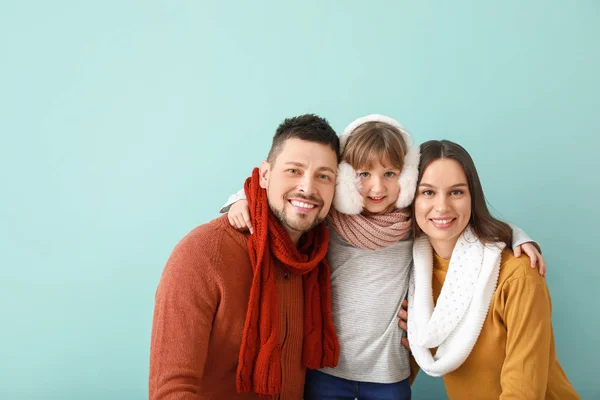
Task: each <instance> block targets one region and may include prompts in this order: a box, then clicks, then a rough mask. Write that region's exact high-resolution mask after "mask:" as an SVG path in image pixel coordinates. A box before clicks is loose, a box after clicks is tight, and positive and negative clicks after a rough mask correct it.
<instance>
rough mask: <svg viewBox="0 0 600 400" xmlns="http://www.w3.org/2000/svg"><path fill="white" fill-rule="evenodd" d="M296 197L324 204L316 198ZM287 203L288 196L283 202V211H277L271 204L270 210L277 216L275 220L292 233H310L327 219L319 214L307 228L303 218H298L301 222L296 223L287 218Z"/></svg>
mask: <svg viewBox="0 0 600 400" xmlns="http://www.w3.org/2000/svg"><path fill="white" fill-rule="evenodd" d="M295 197H298V198H304V199H305V200H310V201H315V202H319V203H322V202H321V201H319V200H317V199H315V198H312V197H306V196H298V195H295ZM287 202H288V200H287V196H285V197H284V202H283V207H282V208H281V210H278V209H276V208H275V207H273V206H272V205H271V203H270V202H269V208H270V209H271V212H272V213H273V215H274V216H275V218H277V220H278V221H279V223H280V224H281V225H282V226H283V227H284V228H288V229H290V230H292V231H296V232H301V233H305V232H308V231H310V230H311V229H313V228H315V227H316V226H317V225H319V224H320V223H321V222H323V221H324V220H325V217H321V216H320V215H319V214H317V216H316V217H315V219H314V220H313V221H312V223H310V225H308V226H305V222H306V221H303V220H302V219H301V218H302V217H298V219H299V220H300V221H296V222H295V221H291V220H290V219H289V218H288V217H287V215H286V213H285V205H286V203H287ZM320 207H322V204H321V205H320Z"/></svg>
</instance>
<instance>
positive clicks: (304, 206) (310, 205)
mask: <svg viewBox="0 0 600 400" xmlns="http://www.w3.org/2000/svg"><path fill="white" fill-rule="evenodd" d="M290 203H292V205H293V206H296V207H302V208H315V205H314V204H308V203H303V202H301V201H298V200H290Z"/></svg>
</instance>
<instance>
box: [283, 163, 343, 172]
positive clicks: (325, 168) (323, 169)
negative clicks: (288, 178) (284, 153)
mask: <svg viewBox="0 0 600 400" xmlns="http://www.w3.org/2000/svg"><path fill="white" fill-rule="evenodd" d="M284 165H293V166H295V167H301V168H306V165H304V164H302V163H301V162H297V161H288V162H285V163H284ZM319 171H328V172H331V173H332V174H334V175H335V174H336V172H335V171H334V170H333V169H331V168H329V167H320V168H319Z"/></svg>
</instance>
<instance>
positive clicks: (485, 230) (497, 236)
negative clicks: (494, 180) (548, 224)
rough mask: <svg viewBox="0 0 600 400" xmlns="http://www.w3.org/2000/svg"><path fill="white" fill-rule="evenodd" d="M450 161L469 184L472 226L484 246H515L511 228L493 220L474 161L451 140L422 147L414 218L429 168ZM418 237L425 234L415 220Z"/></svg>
mask: <svg viewBox="0 0 600 400" xmlns="http://www.w3.org/2000/svg"><path fill="white" fill-rule="evenodd" d="M442 158H448V159H451V160H454V161H456V162H458V163H459V164H460V166H461V167H462V169H463V171H464V172H465V175H466V177H467V184H468V186H469V192H470V194H471V217H470V219H469V225H471V228H472V229H473V232H474V233H475V235H477V237H478V238H479V240H481V241H482V242H483V243H495V242H504V243H506V245H507V246H509V247H511V246H512V229H511V227H510V226H509V225H508V224H507V223H505V222H502V221H500V220H498V219H496V218H494V217H493V216H492V214H491V213H490V211H489V210H488V207H487V201H486V199H485V195H484V194H483V188H482V187H481V181H480V180H479V174H478V173H477V169H476V168H475V163H473V159H472V158H471V156H470V155H469V153H468V152H467V150H465V149H464V148H463V147H462V146H461V145H459V144H456V143H454V142H451V141H449V140H430V141H428V142H425V143H423V144H422V145H421V161H420V162H419V180H418V181H417V194H416V195H415V201H414V202H413V215H414V208H415V202H416V199H417V196H418V191H419V185H420V184H421V179H422V178H423V172H425V170H426V169H427V167H428V166H429V164H431V163H432V162H434V161H435V160H439V159H442ZM413 232H414V236H415V237H418V236H419V235H420V234H421V229H420V228H419V226H418V225H417V222H416V218H413Z"/></svg>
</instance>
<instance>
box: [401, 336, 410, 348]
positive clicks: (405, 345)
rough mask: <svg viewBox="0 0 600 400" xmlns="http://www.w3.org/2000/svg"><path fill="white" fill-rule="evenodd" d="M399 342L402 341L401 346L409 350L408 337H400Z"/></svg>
mask: <svg viewBox="0 0 600 400" xmlns="http://www.w3.org/2000/svg"><path fill="white" fill-rule="evenodd" d="M400 343H402V346H404V347H406V348H407V349H408V350H410V345H409V343H408V339H407V338H405V337H403V338H402V339H400Z"/></svg>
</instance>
